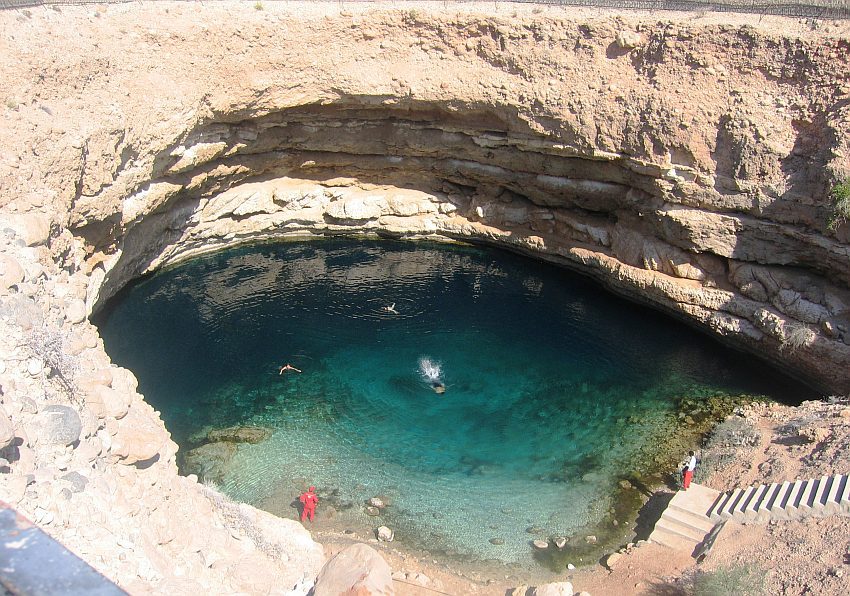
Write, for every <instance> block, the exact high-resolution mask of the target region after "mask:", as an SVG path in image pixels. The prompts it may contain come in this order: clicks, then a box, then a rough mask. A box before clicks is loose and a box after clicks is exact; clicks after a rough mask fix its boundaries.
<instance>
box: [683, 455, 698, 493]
mask: <svg viewBox="0 0 850 596" xmlns="http://www.w3.org/2000/svg"><path fill="white" fill-rule="evenodd" d="M688 455H689V457H688V461H687V462H685V467H684V469H683V470H682V471H683V472H684V478H683V479H682V486H683V487H684V490H688V487H689V486H690V485H691V480H693V479H694V470H696V468H697V456H696V455H694V452H693V451H690V452H688Z"/></svg>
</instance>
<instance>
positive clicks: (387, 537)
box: [376, 526, 395, 542]
mask: <svg viewBox="0 0 850 596" xmlns="http://www.w3.org/2000/svg"><path fill="white" fill-rule="evenodd" d="M376 535H377V537H378V540H380V541H381V542H392V541H393V537H394V536H395V532H393V531H392V530H390V529H389V528H388V527H387V526H380V527H379V528H378V529H377V532H376Z"/></svg>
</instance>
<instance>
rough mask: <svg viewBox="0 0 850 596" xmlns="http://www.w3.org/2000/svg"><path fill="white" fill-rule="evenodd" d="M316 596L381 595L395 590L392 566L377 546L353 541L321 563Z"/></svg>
mask: <svg viewBox="0 0 850 596" xmlns="http://www.w3.org/2000/svg"><path fill="white" fill-rule="evenodd" d="M313 593H314V594H315V596H338V595H342V594H348V595H351V596H355V595H356V596H379V595H389V594H394V593H395V590H394V589H393V580H392V570H391V569H390V566H389V565H387V562H386V561H384V559H383V558H381V555H379V554H378V553H377V552H376V551H375V549H373V548H371V547H369V546H367V545H365V544H354V545H352V546H349V547H348V548H346V549H345V550H343V551H341V552H340V553H339V554H337V555H336V556H335V557H334V558H333V559H331V560H330V561H328V562H327V563H326V564H325V566H324V567H322V570H321V572H320V573H319V577H318V578H316V586H315V588H314V592H313Z"/></svg>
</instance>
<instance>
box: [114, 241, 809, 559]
mask: <svg viewBox="0 0 850 596" xmlns="http://www.w3.org/2000/svg"><path fill="white" fill-rule="evenodd" d="M391 304H395V311H396V312H388V311H386V310H385V309H384V308H385V307H386V306H388V305H391ZM99 323H100V330H101V333H102V336H103V338H104V342H105V344H106V348H107V351H108V352H109V354H110V356H111V357H112V358H113V360H114V361H115V362H116V363H118V364H120V365H122V366H126V367H127V368H129V369H131V370H132V371H133V372H134V373H135V374H136V376H137V377H138V379H139V385H140V390H141V391H142V393H143V394H144V395H145V397H146V399H147V400H148V401H149V402H150V403H151V404H152V405H153V406H154V407H155V408H157V409H158V410H160V411H161V413H162V417H163V418H164V420H165V423H166V426H167V427H168V429H169V430H170V431H171V432H172V434H173V436H174V438H175V440H176V441H177V442H178V443H179V444H181V445H186V444H187V442H188V441H189V439H190V438H191V437H197V436H199V435H202V434H204V433H205V432H206V431H207V430H209V429H210V428H215V427H227V426H231V425H234V424H252V425H261V426H265V427H268V428H270V429H273V430H274V431H275V432H274V434H273V435H272V436H271V438H270V439H268V440H267V441H265V442H262V443H259V444H256V445H243V446H242V447H240V449H239V451H238V453H237V455H236V457H235V459H234V460H233V465H231V467H230V469H229V471H228V473H227V474H226V476H225V477H224V479H223V480H222V487H223V489H224V490H225V491H226V492H228V493H229V494H230V495H232V496H233V497H234V498H237V499H241V500H245V501H248V502H252V503H255V504H263V503H267V502H270V500H273V499H274V498H276V496H278V497H280V498H283V499H288V498H289V497H290V496H291V493H293V491H295V492H297V491H298V490H299V488H300V484H301V483H303V482H308V483H313V484H316V485H317V486H319V488H320V492H322V491H324V492H325V493H328V492H330V491H335V499H336V501H334V502H335V503H337V505H338V506H339V504H340V503H342V504H343V505H352V504H353V506H352V507H351V508H350V509H347V510H346V511H344V512H341V513H340V518H339V520H338V521H339V522H340V523H345V521H346V520H351V519H354V518H356V517H357V516H360V517H359V519H360V521H363V522H364V523H366V522H369V520H367V519H366V518H365V517H364V514H363V513H362V506H361V505H362V502H363V500H364V499H366V498H368V497H369V496H373V495H376V494H383V495H386V496H388V497H390V498H391V499H392V501H393V505H392V506H391V508H390V509H388V510H387V512H386V514H385V516H384V518H382V519H383V522H382V523H388V524H391V525H392V526H393V527H394V528H395V529H396V531H397V536H398V537H399V539H400V540H401V541H402V542H406V543H407V544H408V545H411V546H418V547H428V548H432V549H434V550H439V551H443V552H451V553H456V554H461V555H469V556H472V557H476V558H482V559H485V558H493V559H499V560H502V561H513V562H517V561H518V562H523V561H525V560H527V559H529V557H530V547H529V544H528V541H529V539H530V538H532V537H533V536H530V535H529V534H528V533H526V532H525V529H526V528H527V527H528V526H539V527H540V528H542V529H543V530H544V532H545V533H544V535H563V534H569V533H570V530H572V529H575V528H578V527H579V526H582V525H584V524H587V523H593V521H594V520H596V519H598V518H600V516H602V514H603V513H604V511H606V510H607V509H608V508H609V507H610V505H611V503H610V495H611V492H612V487H613V486H615V485H616V483H617V481H618V479H619V478H621V477H622V476H623V475H626V474H628V473H629V472H630V471H631V470H632V468H633V466H634V465H635V463H634V457H635V454H636V453H638V452H641V451H643V452H646V451H647V450H652V448H653V446H654V445H656V444H657V443H658V442H659V441H660V440H663V437H664V433H665V432H669V429H670V425H671V424H675V420H676V417H675V408H674V400H675V399H677V398H681V397H683V396H697V399H699V398H702V397H705V396H707V395H711V394H713V393H721V394H739V393H747V394H760V395H766V396H769V397H771V398H774V399H778V400H783V401H799V400H800V399H801V398H803V397H809V396H810V392H808V390H806V389H805V388H803V387H801V386H800V385H798V384H797V383H794V382H793V381H790V380H789V379H787V378H783V377H781V376H780V375H779V373H777V372H776V371H775V370H773V369H771V368H768V367H767V366H766V365H764V364H762V363H761V362H759V361H756V360H754V359H753V358H750V357H747V356H745V355H742V354H740V353H736V352H732V351H730V350H729V349H728V348H724V347H721V346H719V345H718V344H716V343H715V342H714V341H712V340H711V339H710V338H708V337H706V336H703V335H701V334H699V333H697V332H695V331H693V330H691V329H690V328H688V327H686V326H684V325H682V324H680V323H678V322H676V321H673V320H671V319H669V318H667V317H664V316H662V315H661V314H658V313H656V312H654V311H652V310H648V309H646V308H643V307H640V306H637V305H634V304H632V303H629V302H626V301H625V300H622V299H619V298H617V297H615V296H612V295H610V294H608V293H606V292H605V291H604V290H602V289H601V288H600V287H598V286H597V285H596V284H594V283H593V282H591V281H589V280H586V279H584V278H582V277H579V276H577V275H575V274H572V273H570V272H567V271H565V270H563V269H560V268H557V267H555V266H552V265H548V264H545V263H541V262H537V261H533V260H530V259H526V258H523V257H520V256H517V255H513V254H510V253H505V252H501V251H495V250H485V249H479V248H472V247H464V246H454V245H452V246H446V245H437V244H431V243H415V244H414V243H402V242H391V241H360V240H323V241H312V242H291V243H284V244H276V245H258V246H251V247H244V248H239V249H235V250H230V251H227V252H223V253H219V254H214V255H208V256H204V257H201V258H198V259H195V260H192V261H190V262H187V263H185V264H183V265H181V266H179V267H178V268H174V269H171V270H167V271H164V272H161V273H159V274H157V275H154V276H152V277H149V278H147V279H145V280H143V281H141V282H140V283H137V284H135V285H133V286H132V287H130V288H128V289H127V290H126V291H124V292H122V293H121V294H120V295H119V296H118V297H116V298H115V299H114V300H112V301H111V303H110V304H109V305H108V308H107V309H106V310H105V311H104V313H103V314H102V315H101V317H100V321H99ZM423 358H429V359H430V360H432V361H433V362H434V363H437V364H439V366H440V369H441V375H440V380H441V381H442V382H443V383H444V384H445V386H446V392H445V393H444V394H442V395H438V394H437V393H435V392H434V391H433V390H432V388H431V386H430V384H429V383H428V382H427V380H426V379H425V378H423V376H422V375H421V373H420V370H419V363H420V360H421V359H423ZM285 362H290V363H292V364H293V365H294V366H296V367H297V368H299V369H301V370H302V371H303V372H302V373H300V374H298V373H294V372H289V373H286V374H285V375H279V374H278V368H279V366H280V365H281V364H283V363H285ZM326 503H327V501H326ZM319 512H320V515H321V512H322V505H320V508H319ZM292 514H293V515H294V510H293V512H292ZM346 516H349V517H348V518H346ZM364 520H365V521H364ZM492 537H499V538H502V539H504V540H505V544H503V545H493V544H490V542H489V541H488V540H489V539H490V538H492Z"/></svg>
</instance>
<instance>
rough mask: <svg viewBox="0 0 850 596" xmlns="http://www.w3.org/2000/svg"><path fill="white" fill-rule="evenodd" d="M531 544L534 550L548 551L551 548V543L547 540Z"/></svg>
mask: <svg viewBox="0 0 850 596" xmlns="http://www.w3.org/2000/svg"><path fill="white" fill-rule="evenodd" d="M531 544H533V545H534V548H536V549H539V550H546V549H547V548H549V542H548V541H547V540H539V539H538V540H532V541H531Z"/></svg>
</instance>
